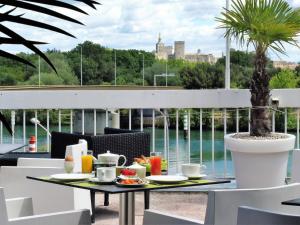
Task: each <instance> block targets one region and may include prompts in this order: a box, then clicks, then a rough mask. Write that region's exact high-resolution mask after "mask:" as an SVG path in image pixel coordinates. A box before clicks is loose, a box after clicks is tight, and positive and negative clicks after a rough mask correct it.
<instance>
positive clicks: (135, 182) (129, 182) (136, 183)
mask: <svg viewBox="0 0 300 225" xmlns="http://www.w3.org/2000/svg"><path fill="white" fill-rule="evenodd" d="M146 184H148V182H146V181H144V180H142V179H140V178H136V179H120V178H119V179H117V182H116V185H117V186H118V187H126V188H128V187H132V188H133V187H143V186H145V185H146Z"/></svg>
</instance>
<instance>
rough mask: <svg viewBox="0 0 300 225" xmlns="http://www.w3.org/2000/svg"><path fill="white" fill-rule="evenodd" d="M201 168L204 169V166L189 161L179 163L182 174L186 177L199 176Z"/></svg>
mask: <svg viewBox="0 0 300 225" xmlns="http://www.w3.org/2000/svg"><path fill="white" fill-rule="evenodd" d="M202 168H203V169H205V168H206V166H204V165H200V164H196V163H189V164H182V165H181V170H182V175H183V176H186V177H197V176H200V174H201V169H202Z"/></svg>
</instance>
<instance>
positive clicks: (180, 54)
mask: <svg viewBox="0 0 300 225" xmlns="http://www.w3.org/2000/svg"><path fill="white" fill-rule="evenodd" d="M174 53H175V59H184V58H185V57H184V56H185V42H184V41H175V52H174Z"/></svg>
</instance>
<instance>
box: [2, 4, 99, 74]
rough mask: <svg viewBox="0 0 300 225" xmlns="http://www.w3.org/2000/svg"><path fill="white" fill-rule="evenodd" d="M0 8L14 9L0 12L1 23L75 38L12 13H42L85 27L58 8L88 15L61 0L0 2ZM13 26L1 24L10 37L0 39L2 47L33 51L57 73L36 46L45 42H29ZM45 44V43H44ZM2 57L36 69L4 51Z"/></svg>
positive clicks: (92, 5) (42, 23) (62, 31)
mask: <svg viewBox="0 0 300 225" xmlns="http://www.w3.org/2000/svg"><path fill="white" fill-rule="evenodd" d="M74 2H79V3H80V2H81V3H83V4H86V5H88V6H90V7H91V8H94V9H96V5H98V4H100V3H98V2H97V1H95V0H73V3H74ZM0 6H1V7H0V8H2V9H3V7H13V8H11V9H8V10H6V11H4V12H0V22H11V23H15V24H21V25H25V26H32V27H35V28H42V29H45V30H49V31H52V32H55V33H60V34H63V35H66V36H70V37H74V38H75V36H74V35H72V34H70V33H69V32H67V31H65V30H63V29H61V28H59V27H57V26H52V25H49V24H46V23H44V22H42V21H38V20H33V19H30V18H25V17H24V14H25V13H23V14H20V15H12V13H14V12H15V10H16V9H20V10H24V11H25V12H26V11H27V12H28V11H31V12H36V13H41V14H44V15H48V16H51V17H54V18H56V19H59V20H63V21H67V22H71V23H76V24H81V25H83V24H82V23H81V22H80V21H78V20H76V19H74V18H72V17H69V16H66V15H64V14H62V13H59V12H57V9H58V8H64V9H68V10H71V11H74V12H78V13H83V14H87V13H86V12H85V11H84V10H82V9H80V8H79V7H78V6H76V5H74V4H71V3H66V2H63V1H59V0H51V1H49V0H0ZM49 6H51V7H54V8H53V9H49V8H47V7H49ZM13 28H14V27H13V26H9V27H8V26H7V25H3V23H1V24H0V32H1V33H2V34H5V35H6V36H8V38H7V39H5V38H0V45H1V44H18V45H23V46H25V47H26V48H28V49H30V50H32V51H33V52H34V53H36V54H37V55H39V56H40V57H41V58H43V59H44V60H45V61H46V62H47V63H48V64H49V65H50V66H51V67H52V68H53V70H54V71H55V72H56V73H57V71H56V69H55V67H54V65H53V64H52V63H51V61H50V60H49V59H48V58H47V56H46V55H45V54H44V53H43V52H41V51H40V50H39V49H38V48H37V47H36V46H35V45H38V44H42V43H43V42H39V41H32V40H27V39H26V38H24V37H22V36H21V35H20V34H18V33H17V32H16V31H14V29H13ZM43 44H45V43H43ZM1 56H3V57H8V56H9V57H8V58H10V59H14V60H17V61H19V62H22V63H25V64H27V65H30V66H33V67H35V66H34V65H33V64H32V63H28V62H27V61H26V60H24V61H22V60H20V57H18V56H16V57H12V56H11V54H10V53H8V52H6V54H4V51H2V54H1Z"/></svg>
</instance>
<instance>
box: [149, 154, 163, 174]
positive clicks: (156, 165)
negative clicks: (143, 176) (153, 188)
mask: <svg viewBox="0 0 300 225" xmlns="http://www.w3.org/2000/svg"><path fill="white" fill-rule="evenodd" d="M150 165H151V175H161V153H160V152H153V153H151V156H150Z"/></svg>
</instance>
